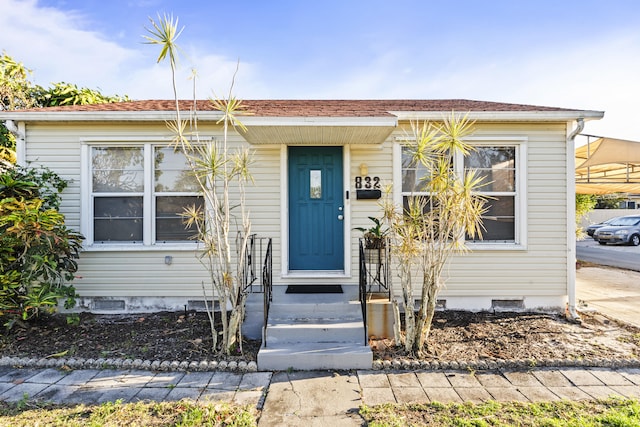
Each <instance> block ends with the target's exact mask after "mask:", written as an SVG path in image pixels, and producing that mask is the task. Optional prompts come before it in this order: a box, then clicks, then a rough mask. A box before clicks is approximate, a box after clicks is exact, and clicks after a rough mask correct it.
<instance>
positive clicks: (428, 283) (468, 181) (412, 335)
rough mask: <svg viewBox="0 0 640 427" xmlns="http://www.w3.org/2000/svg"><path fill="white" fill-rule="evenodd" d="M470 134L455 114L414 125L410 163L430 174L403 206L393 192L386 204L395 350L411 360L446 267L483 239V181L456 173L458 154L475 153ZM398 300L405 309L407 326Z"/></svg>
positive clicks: (422, 342)
mask: <svg viewBox="0 0 640 427" xmlns="http://www.w3.org/2000/svg"><path fill="white" fill-rule="evenodd" d="M472 128H473V123H472V122H471V121H469V120H468V119H467V117H466V116H457V115H456V114H455V113H452V115H451V117H449V118H446V119H444V120H443V122H441V123H432V122H423V123H412V125H411V135H408V137H407V138H406V139H407V144H406V150H407V152H408V154H409V159H408V162H409V164H410V165H412V166H418V165H420V166H421V167H423V168H425V169H426V171H427V173H426V175H425V176H424V178H423V179H421V180H419V181H417V182H416V183H415V188H414V189H413V193H412V194H411V195H410V196H408V200H407V201H406V203H405V204H404V206H402V207H398V206H396V205H394V203H393V201H392V200H391V198H390V196H389V195H390V191H387V197H385V199H384V200H383V207H384V217H385V221H386V223H387V224H388V227H389V238H390V241H391V254H392V255H393V256H394V257H395V260H396V261H397V266H398V276H399V278H400V289H401V294H400V295H397V294H395V291H394V293H393V294H392V304H393V311H394V338H395V341H396V345H401V344H403V345H404V348H405V351H406V352H407V353H409V354H412V355H420V354H422V353H423V352H424V351H425V350H426V342H427V338H428V337H429V332H430V329H431V322H432V320H433V315H434V313H435V309H436V301H437V296H438V292H439V291H440V289H441V288H442V286H443V279H442V272H443V269H444V268H445V266H446V264H447V262H448V261H449V259H450V258H451V256H452V255H453V254H456V253H463V252H465V250H466V248H465V245H464V240H465V235H466V236H481V234H482V215H483V213H484V212H485V211H486V207H485V205H486V202H487V200H486V198H485V197H482V196H480V195H478V194H477V193H476V190H477V189H478V188H479V187H480V185H481V184H482V182H481V181H482V180H481V179H480V178H478V175H477V174H476V173H475V171H471V170H467V171H465V172H464V173H463V174H462V175H460V174H459V173H457V172H456V171H455V170H454V168H453V162H454V158H455V156H456V155H457V154H458V153H461V154H463V155H464V154H467V153H468V152H469V151H471V150H473V147H472V146H471V145H470V144H469V143H468V142H467V141H466V138H467V137H468V136H469V135H470V134H471V132H472ZM392 289H393V287H392ZM416 290H418V292H419V293H418V294H416V293H415V291H416ZM398 299H400V301H401V304H402V308H403V309H404V314H405V315H404V325H403V324H402V322H401V317H400V307H399V304H398ZM416 300H417V301H418V307H417V311H416V308H415V301H416ZM403 331H404V334H403V333H402V332H403Z"/></svg>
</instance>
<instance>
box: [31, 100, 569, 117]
mask: <svg viewBox="0 0 640 427" xmlns="http://www.w3.org/2000/svg"><path fill="white" fill-rule="evenodd" d="M243 104H244V106H245V108H246V112H247V113H249V114H251V115H255V116H259V117H385V116H391V114H390V113H389V112H390V111H426V112H434V111H436V112H437V111H460V112H485V111H486V112H542V111H578V110H572V109H566V108H555V107H542V106H535V105H525V104H509V103H503V102H488V101H472V100H467V99H433V100H418V99H415V100H411V99H405V100H393V99H388V100H374V99H370V100H319V99H317V100H311V99H310V100H300V99H286V100H285V99H273V100H243ZM192 106H193V101H186V100H183V101H180V108H181V109H183V110H189V109H190V108H191V107H192ZM174 109H175V101H172V100H145V101H129V102H117V103H111V104H93V105H70V106H61V107H48V108H41V109H31V110H22V111H23V112H27V111H41V112H45V111H46V112H135V111H147V112H153V111H155V112H159V111H173V110H174ZM197 109H198V110H199V111H213V110H214V108H213V106H212V104H211V102H209V101H207V100H199V101H197Z"/></svg>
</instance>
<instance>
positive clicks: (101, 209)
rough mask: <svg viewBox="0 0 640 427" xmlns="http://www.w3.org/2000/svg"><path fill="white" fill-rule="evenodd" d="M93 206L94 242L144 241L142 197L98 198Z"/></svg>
mask: <svg viewBox="0 0 640 427" xmlns="http://www.w3.org/2000/svg"><path fill="white" fill-rule="evenodd" d="M93 206H94V209H93V210H94V218H93V225H94V229H93V239H94V241H96V242H134V241H142V215H143V208H142V206H143V204H142V197H96V198H95V199H94V201H93Z"/></svg>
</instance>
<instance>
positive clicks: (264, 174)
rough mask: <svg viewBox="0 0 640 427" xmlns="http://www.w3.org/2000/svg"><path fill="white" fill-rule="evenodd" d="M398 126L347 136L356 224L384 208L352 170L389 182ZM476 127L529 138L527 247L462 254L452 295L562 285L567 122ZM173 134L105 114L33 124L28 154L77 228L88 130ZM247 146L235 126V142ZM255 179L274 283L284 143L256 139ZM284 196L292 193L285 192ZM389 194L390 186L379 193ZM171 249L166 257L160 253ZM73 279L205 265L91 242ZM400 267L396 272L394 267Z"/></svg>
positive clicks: (96, 282)
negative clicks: (380, 138) (381, 137)
mask: <svg viewBox="0 0 640 427" xmlns="http://www.w3.org/2000/svg"><path fill="white" fill-rule="evenodd" d="M403 127H404V128H406V125H403V126H401V127H400V128H399V129H398V130H397V131H395V132H394V133H393V134H392V135H391V136H390V137H389V138H388V139H387V141H386V142H385V143H384V144H382V145H380V146H357V145H354V146H351V147H350V148H349V150H350V152H349V156H350V159H351V163H350V165H349V171H350V175H351V176H350V180H349V181H350V182H348V183H345V184H346V185H345V187H346V188H348V189H349V192H350V199H349V201H348V202H346V205H347V206H348V207H349V209H350V213H351V218H350V226H351V228H353V227H368V226H370V225H371V221H370V220H369V219H368V218H367V217H368V216H375V217H380V215H381V208H380V203H379V202H380V201H377V200H357V199H356V189H355V177H356V176H359V175H360V165H361V164H362V163H365V164H366V165H367V166H368V170H369V176H371V177H379V178H380V179H381V184H382V187H383V188H382V189H383V190H384V187H385V186H386V185H389V184H392V180H393V167H394V165H393V163H392V151H393V146H394V144H395V142H394V138H395V137H396V136H403V135H404V132H403V130H402V128H403ZM476 127H477V131H476V132H475V136H479V137H518V138H526V140H527V159H528V163H527V171H528V174H529V176H528V179H527V212H526V213H525V214H524V217H523V218H522V219H523V220H525V221H527V241H528V245H527V247H526V249H525V250H514V251H490V250H473V251H472V252H470V253H468V254H466V255H463V256H456V257H454V259H452V261H451V263H450V265H449V266H448V268H447V270H446V275H447V277H448V279H447V281H446V287H445V289H444V290H443V292H442V295H443V297H446V296H464V297H473V296H488V297H494V298H500V297H524V296H527V295H529V296H539V295H542V296H544V295H565V294H566V280H567V278H566V262H567V261H566V260H567V248H566V240H567V239H566V213H565V212H566V205H567V200H568V197H567V195H566V170H565V160H566V159H565V156H566V148H565V126H564V125H562V124H557V125H554V124H551V125H549V124H540V125H539V124H532V123H520V124H478V125H477V126H476ZM201 132H202V133H205V134H209V135H217V136H218V138H219V137H220V132H219V128H216V127H210V126H207V125H203V126H201ZM154 137H156V138H157V139H158V140H165V139H168V137H169V133H168V131H167V130H166V128H165V126H164V125H163V124H136V123H120V124H117V125H114V124H107V123H83V124H68V123H67V124H29V125H28V126H27V138H26V139H27V145H26V155H27V159H28V160H30V161H32V162H34V163H36V164H43V165H46V166H48V167H50V168H51V169H53V170H54V171H56V172H57V173H59V174H60V175H61V176H62V177H63V178H65V179H68V180H71V183H70V185H69V187H68V188H67V190H65V192H64V195H63V198H64V200H63V204H62V212H63V213H64V214H65V215H66V217H67V223H68V224H69V225H70V226H71V227H74V228H77V227H79V224H80V182H79V180H80V172H81V169H80V166H81V165H80V161H81V159H80V143H81V141H82V140H87V139H92V140H99V139H104V140H105V141H106V140H113V139H119V138H120V139H122V138H127V139H135V138H142V139H145V138H146V139H148V138H154ZM238 146H245V143H244V140H243V139H242V138H241V137H240V136H238V135H236V134H232V135H231V137H230V148H232V149H234V148H235V147H238ZM251 149H252V151H253V155H254V157H253V158H254V163H253V165H252V167H251V174H252V176H253V179H254V183H252V184H251V183H250V184H248V185H247V208H248V210H249V212H250V215H251V220H252V232H253V233H256V234H257V235H258V236H261V237H270V238H272V239H273V272H274V281H275V283H276V284H278V283H279V282H280V278H279V273H280V271H281V268H280V265H281V248H282V242H281V233H282V230H281V221H282V215H286V212H281V200H282V197H283V195H282V194H281V181H280V180H281V171H280V165H281V150H280V147H278V146H273V145H272V146H252V147H251ZM284 197H286V195H285V196H284ZM383 197H384V195H383ZM345 231H346V235H347V236H350V242H351V246H350V247H351V252H350V254H351V271H352V274H351V278H348V279H346V281H347V282H350V283H356V282H357V280H358V247H357V242H358V237H360V235H361V233H360V232H358V231H355V230H353V229H351V230H345ZM167 255H170V256H172V257H173V262H172V264H171V265H165V263H164V257H165V256H167ZM78 276H80V277H79V278H78V279H77V280H76V282H75V285H76V287H77V289H78V291H79V293H80V294H81V295H82V296H112V297H118V296H191V297H200V296H202V290H201V283H202V281H203V280H206V271H205V270H204V269H203V268H202V266H201V265H200V264H199V262H198V261H197V259H196V258H195V255H194V252H192V251H163V250H152V251H145V250H142V251H122V252H85V253H83V254H82V256H81V259H80V271H79V272H78ZM393 276H395V273H394V274H393Z"/></svg>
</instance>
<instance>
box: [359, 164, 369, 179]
mask: <svg viewBox="0 0 640 427" xmlns="http://www.w3.org/2000/svg"><path fill="white" fill-rule="evenodd" d="M367 175H369V166H367V164H366V163H360V176H367Z"/></svg>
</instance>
